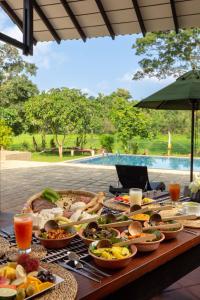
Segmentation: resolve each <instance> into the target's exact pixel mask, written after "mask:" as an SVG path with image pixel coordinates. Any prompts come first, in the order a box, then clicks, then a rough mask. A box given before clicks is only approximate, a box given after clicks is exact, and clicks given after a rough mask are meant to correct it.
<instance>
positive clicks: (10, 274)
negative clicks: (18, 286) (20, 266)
mask: <svg viewBox="0 0 200 300" xmlns="http://www.w3.org/2000/svg"><path fill="white" fill-rule="evenodd" d="M5 277H6V278H8V279H10V280H13V279H15V278H16V270H15V269H13V268H11V267H9V266H6V267H5Z"/></svg>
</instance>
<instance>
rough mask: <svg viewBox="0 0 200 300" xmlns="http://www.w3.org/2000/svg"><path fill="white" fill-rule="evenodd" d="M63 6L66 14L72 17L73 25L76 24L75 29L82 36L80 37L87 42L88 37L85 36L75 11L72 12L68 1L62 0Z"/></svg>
mask: <svg viewBox="0 0 200 300" xmlns="http://www.w3.org/2000/svg"><path fill="white" fill-rule="evenodd" d="M60 2H61V4H62V5H63V7H64V9H65V11H66V13H67V14H68V16H69V17H70V19H71V21H72V23H73V24H74V27H75V28H76V30H77V31H78V33H79V34H80V37H81V38H82V40H83V41H84V42H86V39H87V36H86V35H85V33H84V31H83V29H82V28H81V26H80V24H79V22H78V20H77V18H76V17H75V15H74V13H73V11H72V10H71V7H70V6H69V4H68V3H67V1H66V0H60Z"/></svg>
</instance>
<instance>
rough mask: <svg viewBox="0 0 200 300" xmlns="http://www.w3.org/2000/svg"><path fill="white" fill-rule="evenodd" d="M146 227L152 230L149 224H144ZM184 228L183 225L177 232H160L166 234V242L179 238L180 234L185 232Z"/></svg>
mask: <svg viewBox="0 0 200 300" xmlns="http://www.w3.org/2000/svg"><path fill="white" fill-rule="evenodd" d="M144 227H148V228H149V229H151V225H150V224H149V223H148V222H145V223H144ZM183 228H184V227H183V225H181V227H180V228H179V229H177V230H160V232H162V233H164V235H165V240H171V239H175V238H177V236H178V235H179V233H180V232H181V231H183Z"/></svg>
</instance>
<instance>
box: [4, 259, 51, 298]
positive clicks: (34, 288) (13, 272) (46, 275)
mask: <svg viewBox="0 0 200 300" xmlns="http://www.w3.org/2000/svg"><path fill="white" fill-rule="evenodd" d="M55 281H56V277H55V275H54V274H52V273H51V272H50V271H48V270H44V269H42V268H41V267H40V265H39V261H38V260H37V259H34V258H31V257H30V256H29V255H28V254H22V255H20V256H18V258H17V261H16V262H8V263H7V264H6V265H3V266H1V267H0V299H4V300H6V299H15V300H24V299H26V298H28V297H30V296H33V295H36V294H38V293H40V292H42V291H45V290H47V289H49V288H51V287H53V286H54V285H55Z"/></svg>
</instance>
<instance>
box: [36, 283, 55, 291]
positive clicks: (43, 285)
mask: <svg viewBox="0 0 200 300" xmlns="http://www.w3.org/2000/svg"><path fill="white" fill-rule="evenodd" d="M52 285H53V283H52V282H49V281H47V282H43V283H41V284H40V285H39V290H40V291H43V290H46V289H48V288H50V287H51V286H52Z"/></svg>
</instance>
